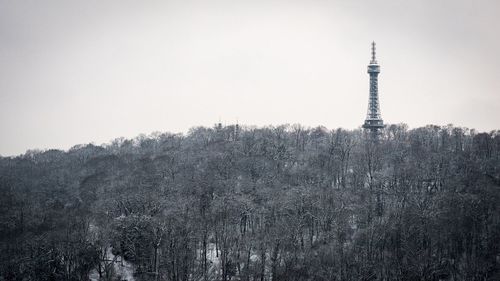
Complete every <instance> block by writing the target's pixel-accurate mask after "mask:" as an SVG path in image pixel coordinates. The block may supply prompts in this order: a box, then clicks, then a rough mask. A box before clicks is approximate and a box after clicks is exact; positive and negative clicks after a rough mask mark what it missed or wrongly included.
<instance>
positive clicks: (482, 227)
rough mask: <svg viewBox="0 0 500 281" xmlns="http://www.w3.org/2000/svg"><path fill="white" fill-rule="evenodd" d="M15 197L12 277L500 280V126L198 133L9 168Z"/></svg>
mask: <svg viewBox="0 0 500 281" xmlns="http://www.w3.org/2000/svg"><path fill="white" fill-rule="evenodd" d="M0 194H1V196H0V237H1V238H0V247H1V248H0V280H88V276H89V274H90V273H91V272H92V271H94V273H95V272H96V271H97V273H98V274H99V275H100V276H101V280H115V279H114V278H117V276H116V274H114V273H113V270H112V268H113V266H109V264H110V263H111V262H112V261H109V260H107V257H109V256H115V255H116V256H120V257H123V258H124V259H125V260H126V262H127V263H130V264H132V265H133V266H134V267H135V271H136V272H135V278H136V280H176V281H177V280H225V281H226V280H325V281H326V280H500V244H499V243H498V242H499V241H500V131H496V132H491V133H478V132H475V131H474V130H468V129H464V128H459V127H452V126H446V127H439V126H427V127H422V128H416V129H411V130H409V129H408V128H407V126H406V125H391V126H388V127H386V128H385V129H384V131H383V133H382V135H381V136H380V139H379V141H378V142H374V141H371V140H370V139H367V138H366V137H365V136H364V135H363V133H362V131H360V130H353V131H349V130H342V129H337V130H332V131H329V130H326V129H325V128H322V127H318V128H303V127H301V126H298V125H294V126H287V125H284V126H279V127H264V128H255V127H241V128H240V127H238V126H220V127H219V126H216V127H213V128H205V127H199V128H194V129H192V130H190V132H189V133H188V134H186V135H175V134H169V133H165V134H156V135H152V136H141V137H138V138H136V139H132V140H127V139H117V140H115V141H113V142H111V143H109V144H107V145H103V146H96V145H92V144H89V145H78V146H75V147H73V148H71V149H70V150H68V151H59V150H47V151H28V152H27V153H25V154H24V155H21V156H18V157H3V158H0ZM110 249H112V252H113V254H110V253H109V251H110Z"/></svg>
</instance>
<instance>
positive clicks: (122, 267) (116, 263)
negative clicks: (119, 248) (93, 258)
mask: <svg viewBox="0 0 500 281" xmlns="http://www.w3.org/2000/svg"><path fill="white" fill-rule="evenodd" d="M106 260H108V261H113V269H114V272H115V275H116V276H120V280H126V281H135V279H134V266H133V265H132V264H131V263H129V262H127V261H126V260H123V258H122V257H120V256H115V255H114V254H113V252H112V251H111V247H110V248H108V249H107V251H106ZM89 279H90V280H91V281H99V273H98V272H97V270H95V269H94V270H92V271H91V272H90V274H89Z"/></svg>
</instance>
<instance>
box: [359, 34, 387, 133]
mask: <svg viewBox="0 0 500 281" xmlns="http://www.w3.org/2000/svg"><path fill="white" fill-rule="evenodd" d="M379 73H380V65H378V63H377V59H376V58H375V42H372V60H371V61H370V64H369V65H368V74H370V97H369V99H368V113H367V114H366V119H365V123H364V124H363V128H365V129H369V130H370V131H372V132H374V133H376V132H378V130H379V129H381V128H383V127H384V120H382V116H381V114H380V106H379V101H378V74H379Z"/></svg>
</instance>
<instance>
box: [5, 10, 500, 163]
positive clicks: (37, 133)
mask: <svg viewBox="0 0 500 281" xmlns="http://www.w3.org/2000/svg"><path fill="white" fill-rule="evenodd" d="M498 3H500V1H496V0H491V1H486V0H485V1H469V0H429V1H423V0H420V1H418V0H414V1H399V0H394V1H389V0H380V1H376V0H375V1H374V0H372V1H361V0H349V1H347V0H345V1H341V0H337V1H316V0H303V1H290V0H288V1H273V0H263V1H259V0H247V1H239V0H227V1H219V0H205V1H191V0H182V1H129V0H120V1H102V0H85V1H84V0H81V1H62V0H61V1H48V0H45V1H40V0H33V1H24V0H0V136H1V138H0V155H3V156H7V155H15V154H19V153H23V152H25V150H26V149H32V148H39V149H46V148H60V149H67V148H70V147H71V146H73V145H75V144H81V143H89V142H95V143H97V144H100V143H103V142H108V141H110V140H111V139H114V138H117V137H121V136H123V137H134V136H136V135H138V134H140V133H146V134H149V133H151V132H154V131H170V132H186V131H187V130H188V129H189V128H190V127H193V126H198V125H205V126H211V125H213V124H214V123H216V122H218V121H219V120H221V121H222V122H223V123H227V124H231V123H235V122H236V120H238V121H239V123H240V124H245V125H258V126H261V125H277V124H284V123H289V124H293V123H301V124H303V125H306V126H317V125H324V126H326V127H327V128H330V129H331V128H337V127H343V128H349V129H351V128H356V127H358V126H360V125H361V124H362V123H363V120H364V118H365V115H366V108H367V102H368V74H367V73H366V66H367V64H368V62H369V60H370V42H371V41H372V40H375V41H376V42H377V54H378V55H377V57H378V61H379V63H380V65H381V68H382V72H381V74H380V76H379V89H380V99H381V111H382V117H383V119H384V120H385V122H386V123H400V122H404V123H407V124H409V125H410V127H417V126H422V125H426V124H437V125H445V124H448V123H453V124H455V125H459V126H465V127H469V128H476V129H478V130H480V131H489V130H493V129H500V126H499V125H500V124H499V123H500V122H499V121H500V110H499V106H500V93H499V89H500V55H499V52H500V36H499V34H500V18H499V16H500V4H498Z"/></svg>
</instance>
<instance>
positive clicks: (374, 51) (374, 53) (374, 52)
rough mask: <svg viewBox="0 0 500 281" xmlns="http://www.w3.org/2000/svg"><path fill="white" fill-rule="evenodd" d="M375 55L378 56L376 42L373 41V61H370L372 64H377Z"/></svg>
mask: <svg viewBox="0 0 500 281" xmlns="http://www.w3.org/2000/svg"><path fill="white" fill-rule="evenodd" d="M375 55H376V50H375V41H373V42H372V60H371V61H370V64H377V59H376V57H375Z"/></svg>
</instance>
